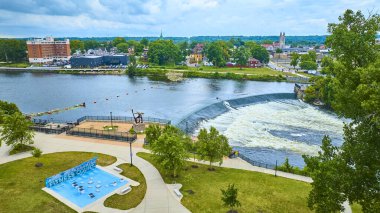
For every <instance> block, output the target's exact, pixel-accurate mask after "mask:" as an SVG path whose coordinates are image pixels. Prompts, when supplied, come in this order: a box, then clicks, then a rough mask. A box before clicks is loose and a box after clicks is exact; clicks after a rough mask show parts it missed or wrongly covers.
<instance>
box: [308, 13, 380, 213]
mask: <svg viewBox="0 0 380 213" xmlns="http://www.w3.org/2000/svg"><path fill="white" fill-rule="evenodd" d="M379 30H380V18H379V15H378V14H370V15H369V16H368V17H365V16H364V15H363V14H362V12H361V11H357V12H353V11H351V10H347V11H346V12H345V13H344V15H343V16H340V17H339V23H336V24H329V32H330V33H331V35H330V36H329V37H328V38H327V44H328V45H330V46H331V48H332V54H333V56H334V57H335V59H336V60H331V59H326V61H324V65H323V66H324V67H323V70H324V72H325V73H326V76H325V77H319V78H317V79H316V80H315V82H316V83H317V84H314V85H313V86H312V88H313V91H314V92H313V93H312V92H311V95H315V94H317V95H318V94H321V93H322V92H321V91H323V90H324V91H325V92H323V93H324V95H320V97H321V98H322V100H323V101H324V102H327V103H331V107H332V109H333V110H334V111H335V112H336V113H337V114H338V115H340V116H341V117H345V118H349V119H350V123H348V124H345V127H344V142H343V144H342V146H341V147H334V146H332V145H331V140H330V139H329V138H325V139H324V140H323V144H322V151H321V152H320V153H319V155H318V156H315V157H311V156H304V159H305V162H306V164H307V167H308V168H309V171H310V174H311V177H312V178H313V180H314V183H313V184H312V186H313V188H312V190H311V192H310V194H309V207H311V208H314V209H315V210H316V211H317V212H334V211H339V210H341V209H342V206H341V205H342V202H343V201H345V200H349V202H351V203H352V202H357V203H359V204H360V205H361V206H362V209H363V211H364V212H380V184H379V183H380V175H379V174H380V143H379V141H380V75H379V74H380V72H379V70H380V57H379V46H378V45H376V44H375V39H376V34H377V33H378V32H379ZM327 60H328V61H327ZM318 82H319V83H318ZM307 96H308V95H307Z"/></svg>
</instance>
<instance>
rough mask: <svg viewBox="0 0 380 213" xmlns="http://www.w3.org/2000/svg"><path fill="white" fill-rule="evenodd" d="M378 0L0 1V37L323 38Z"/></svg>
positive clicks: (376, 5) (372, 8)
mask: <svg viewBox="0 0 380 213" xmlns="http://www.w3.org/2000/svg"><path fill="white" fill-rule="evenodd" d="M379 5H380V0H50V1H48V0H0V37H44V36H54V37H113V36H139V37H140V36H159V35H160V32H161V30H162V32H163V35H164V36H184V37H190V36H200V35H205V36H225V35H228V36H238V35H243V36H256V35H259V36H260V35H262V36H266V35H279V33H280V32H286V35H326V34H327V31H326V30H327V24H328V23H332V22H337V21H338V16H339V15H341V14H343V12H344V11H345V10H346V9H352V10H355V11H356V10H362V11H363V12H364V13H365V14H368V12H370V11H372V12H376V13H379V7H380V6H379Z"/></svg>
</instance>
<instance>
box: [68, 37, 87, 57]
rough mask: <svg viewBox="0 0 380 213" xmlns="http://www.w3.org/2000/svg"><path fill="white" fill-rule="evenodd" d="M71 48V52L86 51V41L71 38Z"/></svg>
mask: <svg viewBox="0 0 380 213" xmlns="http://www.w3.org/2000/svg"><path fill="white" fill-rule="evenodd" d="M70 49H71V54H73V53H75V52H76V51H77V50H80V51H81V52H84V42H83V41H81V40H71V41H70Z"/></svg>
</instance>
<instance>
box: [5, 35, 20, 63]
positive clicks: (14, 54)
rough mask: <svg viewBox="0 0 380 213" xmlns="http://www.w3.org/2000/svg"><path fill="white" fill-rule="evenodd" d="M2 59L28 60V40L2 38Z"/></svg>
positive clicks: (12, 60)
mask: <svg viewBox="0 0 380 213" xmlns="http://www.w3.org/2000/svg"><path fill="white" fill-rule="evenodd" d="M0 61H5V62H22V61H26V42H25V40H20V39H0Z"/></svg>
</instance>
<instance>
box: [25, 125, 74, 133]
mask: <svg viewBox="0 0 380 213" xmlns="http://www.w3.org/2000/svg"><path fill="white" fill-rule="evenodd" d="M29 128H30V129H32V130H33V131H36V132H43V133H46V134H61V133H63V132H66V131H67V130H69V129H70V126H65V127H61V128H50V127H47V126H31V127H29Z"/></svg>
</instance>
